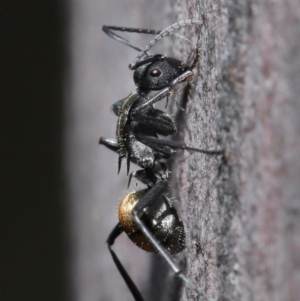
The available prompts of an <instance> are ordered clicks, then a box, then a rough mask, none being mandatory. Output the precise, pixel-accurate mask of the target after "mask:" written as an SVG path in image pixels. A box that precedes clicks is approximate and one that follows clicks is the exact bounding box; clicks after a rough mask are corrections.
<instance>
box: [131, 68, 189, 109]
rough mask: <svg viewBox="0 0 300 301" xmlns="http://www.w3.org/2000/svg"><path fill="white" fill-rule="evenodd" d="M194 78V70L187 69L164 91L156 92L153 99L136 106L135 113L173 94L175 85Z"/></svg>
mask: <svg viewBox="0 0 300 301" xmlns="http://www.w3.org/2000/svg"><path fill="white" fill-rule="evenodd" d="M192 78H193V72H192V71H186V72H184V73H183V74H181V75H179V76H178V77H177V78H175V79H174V80H173V81H172V82H171V84H170V85H169V86H168V87H167V88H164V89H163V90H162V91H160V92H159V93H157V94H155V95H154V96H153V97H152V98H151V99H149V100H147V101H146V102H144V103H142V104H140V105H139V106H137V107H136V108H134V113H135V112H137V111H141V110H143V109H146V108H149V107H150V106H152V105H153V104H155V103H156V102H158V101H160V100H162V99H163V98H165V97H167V96H169V95H170V94H171V91H172V90H173V89H174V87H175V86H176V85H177V84H179V83H182V82H185V81H191V80H192Z"/></svg>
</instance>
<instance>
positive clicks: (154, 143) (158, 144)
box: [136, 134, 224, 155]
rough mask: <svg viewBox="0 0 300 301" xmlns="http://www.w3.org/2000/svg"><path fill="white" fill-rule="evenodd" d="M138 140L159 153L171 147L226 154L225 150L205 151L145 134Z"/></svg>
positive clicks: (209, 153) (212, 153)
mask: <svg viewBox="0 0 300 301" xmlns="http://www.w3.org/2000/svg"><path fill="white" fill-rule="evenodd" d="M136 138H137V139H138V140H139V141H141V142H142V143H144V144H146V145H148V146H149V147H151V148H154V149H156V150H158V151H161V149H162V147H169V148H175V149H186V150H190V151H195V152H199V153H203V154H206V155H222V154H223V153H224V150H205V149H200V148H196V147H190V146H187V145H186V144H185V143H182V142H178V141H173V140H166V139H160V138H156V137H150V136H146V135H143V134H137V135H136ZM165 150H166V151H167V150H168V149H167V148H165ZM171 150H172V149H171ZM170 154H172V153H170Z"/></svg>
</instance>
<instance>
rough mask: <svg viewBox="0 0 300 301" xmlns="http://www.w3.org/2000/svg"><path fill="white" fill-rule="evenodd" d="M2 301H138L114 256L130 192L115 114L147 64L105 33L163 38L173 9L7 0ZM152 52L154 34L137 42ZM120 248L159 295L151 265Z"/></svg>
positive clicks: (141, 283) (0, 105) (129, 1)
mask: <svg viewBox="0 0 300 301" xmlns="http://www.w3.org/2000/svg"><path fill="white" fill-rule="evenodd" d="M1 2H2V3H1V7H0V14H1V26H0V28H1V55H0V58H1V74H2V76H1V98H0V132H1V148H0V149H1V156H0V158H1V166H0V172H1V175H0V185H1V187H0V204H1V210H0V212H1V213H0V214H1V218H0V220H1V228H0V231H1V242H0V243H1V247H0V252H1V256H0V258H1V265H0V286H1V291H0V299H1V300H2V301H18V300H20V301H21V300H22V301H27V300H28V301H29V300H30V301H34V300H44V301H47V300H56V301H60V300H78V301H96V300H97V301H98V300H101V301H102V300H103V301H104V300H122V301H126V300H132V297H131V295H130V293H129V292H128V290H127V288H126V287H125V284H124V283H123V280H122V279H121V276H120V275H119V274H118V272H117V270H116V268H115V266H114V264H113V262H112V259H111V258H110V255H109V253H108V250H107V246H106V243H105V241H106V238H107V236H108V235H109V233H110V231H111V230H112V229H113V227H114V226H115V225H116V223H117V207H118V203H119V201H120V199H121V197H122V196H124V195H125V194H126V193H127V192H126V187H127V177H126V174H125V169H124V168H123V170H122V171H121V173H120V175H117V155H116V154H114V153H113V152H111V151H109V150H107V149H105V148H104V147H103V146H99V145H98V139H99V137H100V136H104V137H114V136H115V126H116V117H115V116H114V115H113V114H112V113H111V112H110V107H111V105H112V104H113V103H114V102H116V101H117V100H119V99H122V98H124V97H126V96H127V95H128V94H129V93H130V91H132V90H134V89H135V88H134V84H133V80H132V72H131V71H130V70H129V69H128V64H129V63H131V61H132V60H133V59H134V57H135V55H136V54H137V53H136V52H135V51H134V50H132V49H130V48H128V47H126V46H124V45H122V44H120V43H118V42H116V41H114V40H112V39H110V38H109V37H108V36H106V35H105V34H104V33H103V32H102V30H101V28H102V25H104V24H106V25H120V26H121V25H122V26H129V27H141V28H153V29H162V28H164V27H166V26H167V25H170V20H172V16H171V13H170V12H168V8H167V7H165V5H164V2H162V1H158V0H154V1H146V0H142V1H135V0H124V1H117V0H110V1H107V0H106V1H104V0H97V1H96V0H86V1H80V0H69V1H59V0H54V1H50V2H49V1H47V2H46V1H41V0H27V1H17V0H9V1H8V0H4V1H1ZM127 38H129V39H130V40H131V41H134V42H135V43H137V44H138V45H140V46H145V45H146V43H147V42H148V41H149V39H150V38H149V36H148V37H147V36H146V37H141V36H138V35H134V34H131V35H130V34H129V35H127ZM115 250H116V252H117V254H119V255H120V258H121V260H122V262H123V263H124V265H125V267H126V268H127V269H128V271H129V273H130V274H131V275H132V277H133V279H134V281H135V282H136V283H137V285H138V287H139V288H141V290H142V292H143V293H144V294H145V295H147V294H148V293H149V291H148V290H147V280H148V278H147V277H148V274H149V266H148V264H149V260H150V258H151V256H150V255H148V254H146V253H145V252H143V251H140V250H139V249H138V248H136V247H135V246H134V245H132V243H131V242H130V241H129V240H128V239H127V237H125V236H124V235H122V237H121V238H120V239H118V240H117V242H116V246H115Z"/></svg>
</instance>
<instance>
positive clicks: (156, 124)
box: [99, 20, 222, 301]
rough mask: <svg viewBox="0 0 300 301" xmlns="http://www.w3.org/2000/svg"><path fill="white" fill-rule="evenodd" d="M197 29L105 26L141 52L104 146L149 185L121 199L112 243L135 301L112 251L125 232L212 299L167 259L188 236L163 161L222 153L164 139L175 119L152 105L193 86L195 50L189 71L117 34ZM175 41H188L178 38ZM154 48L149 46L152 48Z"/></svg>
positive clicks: (162, 33) (137, 294)
mask: <svg viewBox="0 0 300 301" xmlns="http://www.w3.org/2000/svg"><path fill="white" fill-rule="evenodd" d="M192 24H200V22H199V21H195V20H186V21H182V22H178V23H176V24H174V25H172V26H170V27H168V29H166V30H164V31H153V30H139V29H128V28H123V27H112V26H110V27H107V26H104V27H103V30H104V31H105V32H106V33H107V34H108V35H109V36H111V37H112V38H114V39H116V40H118V41H121V42H122V43H124V44H126V45H128V46H130V47H132V48H134V49H137V50H140V51H141V52H140V54H139V55H138V57H137V58H136V59H135V60H134V62H133V63H132V64H131V65H130V68H131V69H132V70H135V71H134V81H135V84H136V85H137V87H138V89H137V91H136V92H133V93H131V94H130V95H129V96H128V97H126V98H125V99H122V100H120V101H118V102H116V103H115V104H114V105H113V106H112V111H113V112H114V113H115V114H116V115H117V116H118V121H117V128H116V138H112V139H107V138H103V137H101V138H100V141H99V142H100V144H103V145H105V146H106V147H108V148H109V149H111V150H113V151H115V152H117V153H118V154H119V164H118V166H119V167H118V169H119V171H120V168H121V162H122V159H123V158H126V159H127V174H128V173H129V167H130V163H134V164H137V165H138V166H139V167H141V168H142V169H141V170H138V171H135V172H133V173H131V174H130V176H129V182H130V180H131V178H132V177H135V178H136V179H137V180H139V181H140V182H142V183H144V184H145V185H146V186H147V188H146V189H143V190H139V191H135V192H132V193H129V194H128V195H127V196H126V197H125V198H124V199H123V200H122V202H121V204H120V207H119V223H118V224H117V226H116V227H115V228H114V230H113V231H112V233H111V234H110V236H109V237H108V240H107V243H108V247H109V251H110V252H111V255H112V258H113V260H114V262H115V264H116V266H117V267H118V269H119V271H120V274H121V275H122V277H123V279H124V280H125V282H126V284H127V286H128V288H129V289H130V291H131V293H132V294H133V296H134V299H135V301H143V298H142V296H141V294H140V292H139V291H138V289H137V287H136V286H135V284H134V283H133V281H132V280H131V278H130V276H129V275H128V274H127V272H126V270H125V269H124V267H123V266H122V264H121V262H120V261H119V259H118V257H117V256H116V254H115V253H114V251H113V250H112V245H113V243H114V241H115V239H116V238H117V237H118V236H119V235H120V234H121V233H122V232H125V233H126V234H127V235H128V237H129V238H130V239H131V240H132V241H133V242H134V243H135V244H136V245H137V246H138V247H140V248H142V249H144V250H146V251H148V252H155V253H160V254H161V255H162V256H163V257H164V259H165V260H166V261H167V262H168V264H169V265H170V266H171V268H172V269H173V271H174V273H175V274H176V275H178V276H179V277H180V278H182V279H183V280H184V281H185V283H186V284H188V285H189V286H190V287H192V288H194V289H195V290H197V291H198V292H199V294H200V295H201V296H203V297H204V298H205V299H206V300H208V297H207V296H206V294H205V293H204V292H203V291H202V290H199V289H198V287H197V286H196V285H194V284H193V283H192V282H191V281H190V280H189V279H188V278H186V277H185V276H184V275H183V274H182V272H181V270H180V269H179V268H178V267H177V266H176V265H175V264H174V262H173V261H172V259H171V257H170V255H169V254H168V253H171V254H176V253H178V252H180V251H182V250H183V249H184V248H185V232H184V226H183V223H182V221H181V219H180V217H179V216H178V213H177V211H176V209H175V208H174V207H173V206H172V204H171V202H170V201H169V200H168V197H167V190H168V178H169V171H168V168H167V166H166V164H165V163H164V162H163V161H161V159H167V158H169V157H170V156H171V155H172V154H173V153H174V152H175V150H176V149H187V150H192V151H197V152H201V153H204V154H209V155H218V154H221V153H222V152H221V151H219V150H217V151H214V150H212V151H208V150H201V149H198V148H195V147H188V146H186V145H185V144H184V143H181V142H178V141H172V140H167V139H163V138H160V137H159V136H169V135H174V134H175V133H176V131H177V130H176V126H175V124H174V121H173V120H172V118H171V117H170V116H169V115H168V114H167V113H165V112H163V111H161V110H158V109H156V108H154V106H153V104H154V103H156V102H158V101H160V100H162V99H163V98H165V97H168V96H169V95H170V94H171V93H172V90H173V89H174V87H175V86H176V85H177V84H178V83H182V82H189V81H192V78H193V73H192V69H193V68H194V66H195V65H196V63H197V60H198V57H199V55H198V52H197V51H196V56H195V59H194V61H193V63H192V64H191V65H190V66H189V65H187V64H184V63H182V62H181V61H179V60H175V59H173V58H169V57H165V56H163V55H150V54H149V53H148V51H149V49H150V48H151V47H150V46H147V47H146V48H145V49H144V50H141V48H139V47H137V46H134V45H132V44H131V43H130V42H128V41H127V40H125V39H123V38H121V37H120V36H117V35H116V34H115V33H113V32H112V30H121V31H130V32H143V33H145V31H147V33H152V34H153V33H155V34H157V33H158V36H157V37H156V38H154V40H152V41H155V42H156V41H158V40H159V39H161V37H163V36H165V35H171V32H172V29H176V28H179V27H181V26H185V25H192ZM173 35H174V34H173ZM175 37H176V38H179V39H181V40H186V39H185V38H184V37H182V36H179V35H176V36H175ZM154 44H155V43H154V42H150V45H154ZM150 91H159V92H157V93H156V94H155V95H154V96H153V97H148V94H149V92H150ZM166 250H167V251H168V252H167V251H166Z"/></svg>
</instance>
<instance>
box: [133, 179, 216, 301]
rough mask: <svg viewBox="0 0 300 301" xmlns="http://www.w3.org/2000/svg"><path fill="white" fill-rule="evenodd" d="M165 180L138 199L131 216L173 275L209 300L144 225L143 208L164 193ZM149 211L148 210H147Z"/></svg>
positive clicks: (149, 205)
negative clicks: (142, 218)
mask: <svg viewBox="0 0 300 301" xmlns="http://www.w3.org/2000/svg"><path fill="white" fill-rule="evenodd" d="M167 185H168V183H167V181H160V182H158V183H156V184H155V186H153V187H152V188H150V189H149V191H148V192H147V193H146V194H145V195H144V196H143V197H142V198H141V199H140V200H139V202H138V203H137V204H136V206H135V208H134V210H133V217H134V220H135V222H136V223H137V225H138V226H139V229H140V230H141V231H142V232H143V234H144V235H145V236H146V237H147V238H148V239H149V241H150V242H151V244H152V245H153V246H154V248H155V249H156V250H157V251H158V253H159V254H160V255H161V256H162V257H163V258H164V259H165V261H166V262H167V263H168V264H169V266H170V267H171V268H172V270H173V271H174V273H175V275H176V276H178V277H179V278H181V279H182V280H183V281H184V282H185V283H186V284H187V285H188V286H189V287H191V288H193V289H194V290H196V291H197V292H198V293H199V294H200V295H202V296H203V297H204V298H205V300H210V299H209V298H208V296H207V295H206V294H205V293H204V292H203V291H202V290H200V289H199V288H198V287H197V286H196V285H195V284H194V283H192V282H191V281H190V280H189V279H188V278H187V277H186V276H185V275H184V274H183V273H182V271H181V270H180V268H179V267H178V266H177V265H176V264H175V263H174V262H173V260H172V258H171V256H170V255H169V254H168V252H167V251H166V250H165V249H164V248H163V247H162V246H161V244H160V243H159V242H158V241H157V239H155V237H154V236H153V234H152V233H151V232H150V231H149V229H148V228H147V227H146V226H145V224H144V223H143V221H142V220H141V217H142V215H143V212H144V209H145V208H146V207H149V209H151V204H153V202H155V201H157V200H158V199H159V197H160V196H161V195H162V194H163V193H164V191H165V190H166V188H167ZM148 212H149V211H148Z"/></svg>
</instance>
